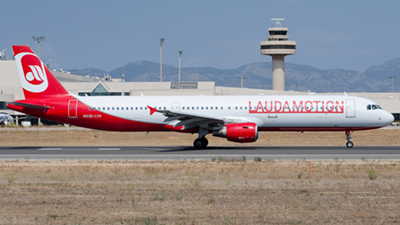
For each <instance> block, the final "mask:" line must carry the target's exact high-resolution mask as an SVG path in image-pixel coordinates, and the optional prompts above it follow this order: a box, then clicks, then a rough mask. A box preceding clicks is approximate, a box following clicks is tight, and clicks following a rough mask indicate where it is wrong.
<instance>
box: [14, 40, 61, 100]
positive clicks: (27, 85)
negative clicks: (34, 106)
mask: <svg viewBox="0 0 400 225" xmlns="http://www.w3.org/2000/svg"><path fill="white" fill-rule="evenodd" d="M13 50H14V56H15V61H16V62H17V67H18V72H19V77H20V79H21V85H22V88H23V90H24V95H25V98H26V99H32V98H43V97H46V96H49V97H50V96H54V95H66V94H68V92H67V90H65V88H64V87H63V86H62V85H61V84H60V82H58V80H57V79H56V78H55V77H54V76H53V74H51V72H50V71H49V70H48V69H47V67H46V66H45V65H44V64H43V63H42V62H41V61H40V59H39V58H38V57H37V56H36V55H35V53H33V51H32V50H31V48H30V47H29V46H26V45H21V46H13Z"/></svg>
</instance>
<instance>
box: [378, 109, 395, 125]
mask: <svg viewBox="0 0 400 225" xmlns="http://www.w3.org/2000/svg"><path fill="white" fill-rule="evenodd" d="M381 121H382V123H384V124H385V125H389V124H391V123H393V121H394V116H393V115H392V114H391V113H390V112H387V111H384V114H383V115H382V117H381Z"/></svg>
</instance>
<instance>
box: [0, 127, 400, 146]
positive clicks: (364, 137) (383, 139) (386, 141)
mask: <svg viewBox="0 0 400 225" xmlns="http://www.w3.org/2000/svg"><path fill="white" fill-rule="evenodd" d="M1 134H2V135H0V145H2V146H45V145H47V146H92V145H96V146H115V145H119V146H132V145H134V146H154V145H163V146H164V145H174V146H177V145H181V146H192V143H193V141H194V139H196V138H197V134H193V135H192V134H186V133H176V132H150V133H149V134H148V135H146V133H145V132H107V131H98V130H88V129H64V128H59V129H35V128H26V129H23V128H15V129H6V130H2V131H1ZM352 136H353V139H352V141H353V142H354V145H355V146H360V145H400V138H398V137H399V136H400V129H378V130H370V131H356V132H354V133H353V135H352ZM207 138H208V139H209V143H210V144H209V145H210V146H215V145H217V146H225V145H261V146H263V145H264V146H268V145H333V146H344V144H345V143H346V139H345V134H344V132H304V133H300V132H261V133H260V135H259V139H258V141H257V142H254V143H247V144H241V143H234V142H228V141H226V139H225V138H218V137H212V136H211V135H207Z"/></svg>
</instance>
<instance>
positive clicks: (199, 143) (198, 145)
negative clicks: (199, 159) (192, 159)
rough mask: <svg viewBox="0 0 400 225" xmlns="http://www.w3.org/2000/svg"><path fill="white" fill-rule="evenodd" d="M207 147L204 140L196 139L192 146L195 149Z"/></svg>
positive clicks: (206, 141) (206, 142)
mask: <svg viewBox="0 0 400 225" xmlns="http://www.w3.org/2000/svg"><path fill="white" fill-rule="evenodd" d="M207 145H208V140H207V139H206V138H197V139H196V140H194V142H193V146H194V147H195V148H197V149H203V148H206V147H207Z"/></svg>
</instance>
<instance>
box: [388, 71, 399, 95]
mask: <svg viewBox="0 0 400 225" xmlns="http://www.w3.org/2000/svg"><path fill="white" fill-rule="evenodd" d="M389 78H392V92H394V78H397V76H396V75H394V76H389Z"/></svg>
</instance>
